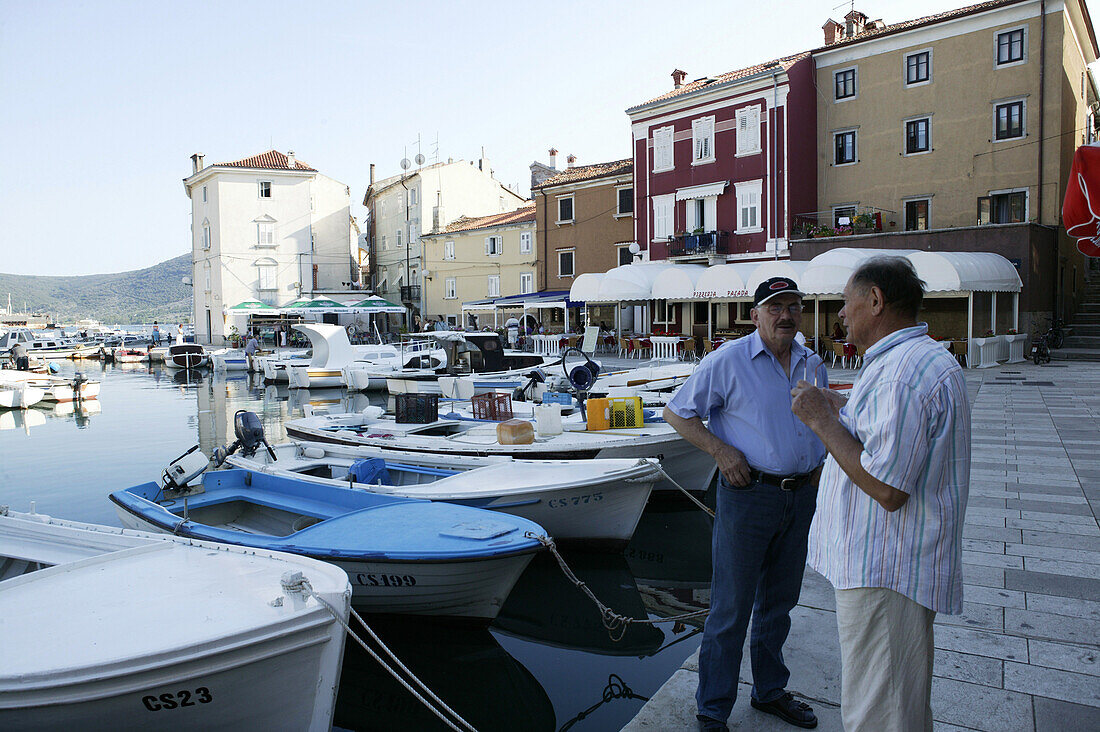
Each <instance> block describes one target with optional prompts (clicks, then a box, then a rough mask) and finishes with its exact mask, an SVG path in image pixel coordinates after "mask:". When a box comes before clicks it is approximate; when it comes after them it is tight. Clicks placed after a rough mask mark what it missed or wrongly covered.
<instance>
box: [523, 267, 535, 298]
mask: <svg viewBox="0 0 1100 732" xmlns="http://www.w3.org/2000/svg"><path fill="white" fill-rule="evenodd" d="M534 291H535V273H534V272H520V273H519V294H521V295H530V294H531V293H532V292H534Z"/></svg>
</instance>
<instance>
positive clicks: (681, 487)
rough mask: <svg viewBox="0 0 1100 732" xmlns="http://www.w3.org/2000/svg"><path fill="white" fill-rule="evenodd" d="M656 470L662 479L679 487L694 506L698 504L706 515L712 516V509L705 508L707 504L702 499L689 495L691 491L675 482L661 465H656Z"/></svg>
mask: <svg viewBox="0 0 1100 732" xmlns="http://www.w3.org/2000/svg"><path fill="white" fill-rule="evenodd" d="M657 472H659V473H660V474H661V475H662V476H664V479H665V480H667V481H668V482H669V483H672V485H674V486H676V487H677V488H679V489H680V492H681V493H683V494H684V495H685V496H687V497H688V498H690V499H691V502H692V503H694V504H695V505H696V506H698V507H699V508H701V509H703V510H704V511H706V513H707V515H708V516H710V517H711V518H714V511H711V510H710V509H709V508H707V505H706V504H705V503H703V502H702V501H700V500H699V499H698V498H696V497H695V496H693V495H691V493H690V492H689V491H688V489H687V488H685V487H683V486H682V485H680V484H679V483H677V482H676V481H674V480H673V479H672V477H671V476H670V475H669V474H668V473H666V472H665V469H664V467H663V466H661V465H658V466H657Z"/></svg>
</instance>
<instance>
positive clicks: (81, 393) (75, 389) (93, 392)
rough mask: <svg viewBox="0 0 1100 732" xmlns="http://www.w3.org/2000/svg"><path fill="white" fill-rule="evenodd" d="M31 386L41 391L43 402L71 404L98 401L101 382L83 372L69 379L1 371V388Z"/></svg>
mask: <svg viewBox="0 0 1100 732" xmlns="http://www.w3.org/2000/svg"><path fill="white" fill-rule="evenodd" d="M20 385H21V386H25V387H26V386H29V387H32V388H35V389H41V390H42V391H43V392H44V394H43V396H42V401H46V402H71V401H74V400H84V399H96V398H98V397H99V388H100V385H101V384H100V382H98V381H93V380H91V379H88V378H85V376H84V374H83V373H81V372H79V371H78V372H76V375H75V376H74V377H73V378H71V379H67V378H65V377H62V376H51V375H49V374H40V373H35V372H33V371H14V370H12V369H0V386H9V387H13V386H20Z"/></svg>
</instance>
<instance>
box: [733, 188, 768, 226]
mask: <svg viewBox="0 0 1100 732" xmlns="http://www.w3.org/2000/svg"><path fill="white" fill-rule="evenodd" d="M735 190H736V196H737V233H739V234H745V233H752V232H755V231H762V230H763V225H762V224H761V216H760V194H761V192H762V190H763V181H760V180H750V181H746V182H744V183H737V184H735Z"/></svg>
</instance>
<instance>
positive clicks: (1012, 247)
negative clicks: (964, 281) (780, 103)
mask: <svg viewBox="0 0 1100 732" xmlns="http://www.w3.org/2000/svg"><path fill="white" fill-rule="evenodd" d="M1043 7H1045V14H1041V12H1040V9H1041V8H1043ZM824 31H825V42H826V45H825V46H824V47H822V48H819V49H817V50H815V51H814V52H813V58H814V62H815V66H816V78H817V87H818V90H819V96H818V99H819V102H818V109H817V129H818V139H817V148H818V180H817V190H818V211H817V212H805V214H804V215H802V216H797V217H796V219H797V220H798V221H799V223H800V224H802V227H803V234H804V235H812V234H813V233H815V231H817V233H820V229H821V228H822V227H824V228H826V229H839V230H840V233H847V231H848V230H847V229H844V228H841V227H845V226H846V225H848V226H850V225H852V224H856V225H859V226H860V227H861V228H860V229H857V231H866V230H867V229H866V228H864V227H866V226H870V227H871V228H872V229H873V230H874V231H875V233H874V234H872V235H871V236H873V237H874V239H873V240H872V239H871V238H870V237H859V236H857V237H852V238H851V239H847V237H845V241H844V243H843V245H844V246H868V247H882V246H886V247H890V248H921V249H923V248H940V249H959V250H963V251H966V250H970V251H975V250H978V251H995V252H999V253H1001V254H1003V255H1004V256H1006V257H1008V258H1010V259H1012V260H1014V261H1015V263H1016V264H1017V266H1018V267H1019V268H1020V274H1021V277H1022V278H1023V281H1024V286H1025V292H1024V293H1023V302H1022V304H1021V307H1022V309H1024V310H1025V311H1031V312H1034V313H1039V312H1042V313H1044V314H1049V313H1050V312H1051V311H1052V310H1054V311H1055V312H1060V314H1061V313H1065V312H1067V311H1068V312H1072V311H1073V308H1074V305H1075V302H1074V298H1075V295H1076V292H1077V291H1078V290H1080V289H1081V288H1082V286H1083V275H1084V261H1083V259H1082V258H1081V257H1080V256H1079V255H1078V253H1077V251H1076V247H1075V246H1074V245H1073V242H1072V240H1070V239H1068V238H1067V237H1066V236H1065V235H1064V231H1063V233H1061V234H1055V233H1054V232H1053V229H1049V228H1045V229H1044V228H1041V227H1057V226H1058V225H1059V224H1060V223H1061V216H1060V214H1061V204H1062V199H1063V197H1064V193H1065V185H1066V180H1067V178H1068V174H1069V168H1070V163H1071V161H1072V157H1073V152H1074V150H1075V149H1076V147H1077V146H1078V145H1081V144H1082V143H1084V142H1087V141H1090V140H1092V139H1094V135H1095V132H1094V111H1093V110H1094V108H1095V107H1096V106H1097V91H1096V86H1095V85H1094V82H1093V79H1092V77H1091V75H1090V74H1089V72H1088V69H1087V68H1086V67H1087V65H1088V64H1089V63H1092V62H1094V61H1096V59H1097V44H1096V38H1095V36H1094V33H1093V28H1092V21H1091V18H1090V17H1089V14H1088V10H1087V8H1086V7H1085V5H1084V3H1083V2H1082V0H1065V2H1060V1H1058V0H1052V1H1049V2H1045V3H1041V2H1040V0H993V1H992V2H985V3H981V4H979V5H973V6H969V7H965V8H960V9H958V10H953V11H949V12H946V13H941V14H939V15H934V16H929V17H926V18H920V19H917V20H912V21H906V22H901V23H895V24H892V25H888V24H885V23H883V22H882V21H873V20H870V19H869V18H868V17H867V16H866V15H864V14H863V13H861V12H859V11H858V10H853V11H852V12H849V13H848V14H847V15H846V16H844V19H843V23H837V22H835V21H833V20H829V21H828V22H827V23H826V24H825V26H824ZM795 213H796V214H798V213H799V212H795ZM861 214H868V215H869V219H868V218H864V217H862V216H861ZM1010 224H1017V225H1023V226H1016V227H1015V228H1013V229H1001V228H1000V227H998V226H995V225H1010ZM1027 224H1031V225H1032V226H1030V227H1029V226H1027ZM1036 224H1038V225H1041V227H1036V226H1034V225H1036ZM811 225H816V226H817V227H818V229H817V230H814V229H810V226H811ZM986 227H990V228H986ZM943 229H957V230H959V231H958V232H957V233H956V235H954V236H948V237H944V236H935V237H929V236H923V235H918V236H908V237H898V238H890V237H889V236H886V235H889V234H891V233H898V232H915V233H920V234H923V232H924V231H933V230H943ZM828 233H832V232H828ZM864 239H867V241H862V240H864ZM817 241H819V240H818V239H811V240H810V242H817ZM835 243H837V244H839V243H840V242H835ZM822 244H823V245H824V246H826V247H827V246H831V245H833V244H834V241H832V240H829V242H828V243H827V244H826V243H825V242H822ZM819 251H821V249H820V248H815V247H814V246H813V245H812V244H807V245H806V246H805V247H803V248H802V251H801V252H800V255H801V256H800V255H799V254H796V258H809V257H811V256H813V254H816V253H818V252H819ZM1056 252H1057V253H1056ZM1055 293H1057V294H1055ZM1002 322H1003V321H1002Z"/></svg>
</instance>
